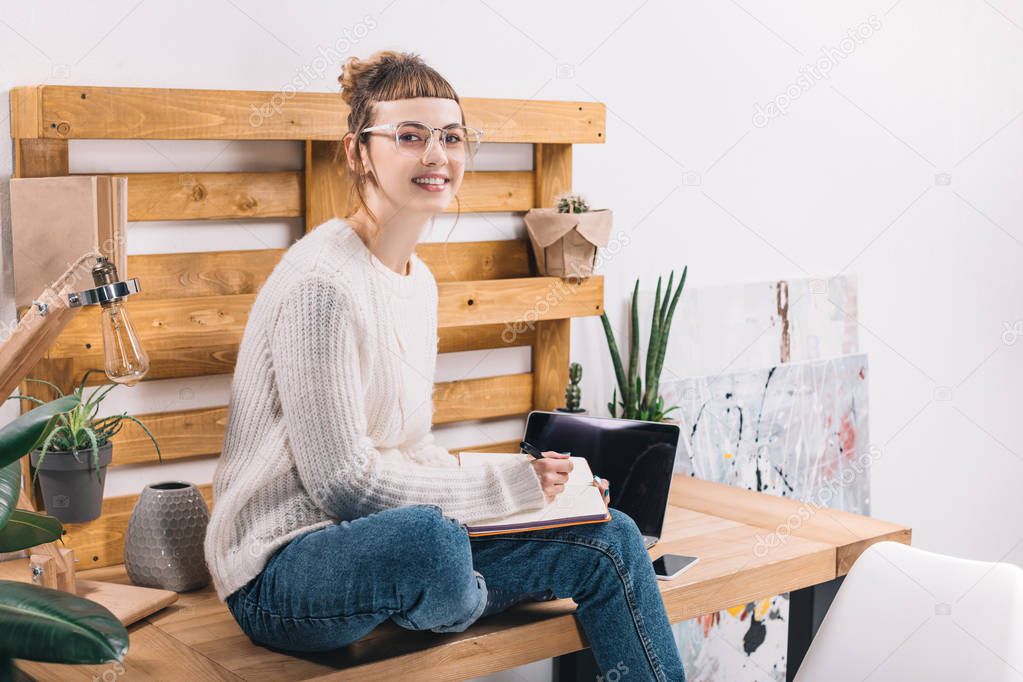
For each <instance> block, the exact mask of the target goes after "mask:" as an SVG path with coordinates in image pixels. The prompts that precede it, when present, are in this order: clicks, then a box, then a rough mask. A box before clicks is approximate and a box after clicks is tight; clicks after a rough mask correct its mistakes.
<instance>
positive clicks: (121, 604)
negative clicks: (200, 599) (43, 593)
mask: <svg viewBox="0 0 1023 682" xmlns="http://www.w3.org/2000/svg"><path fill="white" fill-rule="evenodd" d="M122 572H123V567H122ZM80 576H81V574H79V578H78V581H77V589H78V592H77V594H78V596H79V597H84V598H85V599H89V600H91V601H94V602H96V603H97V604H101V605H102V606H105V607H106V608H107V609H109V610H110V612H111V613H112V614H114V616H116V617H117V619H118V620H119V621H121V622H122V623H123V624H124V625H126V626H127V625H131V624H132V623H135V622H137V621H139V620H142V619H143V618H145V617H146V616H148V615H151V614H153V613H156V612H157V611H159V610H160V609H162V608H164V607H166V606H168V605H170V604H173V603H174V602H175V601H177V599H178V594H177V592H172V591H171V590H159V589H154V588H151V587H139V586H138V585H132V584H131V583H130V582H128V581H127V580H125V581H124V582H106V581H101V580H83V579H82V578H81V577H80ZM125 577H127V576H125ZM0 580H16V581H18V582H25V583H30V582H32V574H31V572H30V569H29V567H28V559H12V560H11V561H4V562H0Z"/></svg>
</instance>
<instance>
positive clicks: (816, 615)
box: [785, 575, 845, 682]
mask: <svg viewBox="0 0 1023 682" xmlns="http://www.w3.org/2000/svg"><path fill="white" fill-rule="evenodd" d="M843 580H845V576H844V575H840V576H838V577H837V578H835V579H834V580H829V581H828V582H826V583H821V584H819V585H812V586H810V587H804V588H803V589H801V590H793V591H792V592H789V645H788V656H787V659H786V660H787V661H788V665H787V666H786V670H785V680H786V682H792V680H794V679H795V677H796V672H797V671H798V670H799V666H800V665H801V664H802V662H803V658H804V657H805V656H806V652H807V650H808V649H809V648H810V642H812V641H813V638H814V635H816V634H817V629H818V628H820V626H821V622H822V621H823V620H824V615H825V614H826V613H827V612H828V608H829V607H830V606H831V602H832V601H834V599H835V595H836V594H837V593H838V588H839V587H841V586H842V581H843Z"/></svg>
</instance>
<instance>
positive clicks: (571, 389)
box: [565, 362, 583, 412]
mask: <svg viewBox="0 0 1023 682" xmlns="http://www.w3.org/2000/svg"><path fill="white" fill-rule="evenodd" d="M582 378H583V366H582V365H580V364H579V363H578V362H573V363H572V364H570V365H569V366H568V386H566V387H565V407H566V410H565V411H566V412H582V410H581V409H580V408H579V402H580V400H581V398H582V389H580V388H579V381H580V380H581V379H582Z"/></svg>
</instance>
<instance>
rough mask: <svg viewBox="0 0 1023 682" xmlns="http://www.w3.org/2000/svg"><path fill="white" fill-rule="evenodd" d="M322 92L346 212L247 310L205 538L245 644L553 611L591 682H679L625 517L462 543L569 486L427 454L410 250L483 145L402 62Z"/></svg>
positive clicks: (428, 411) (549, 466) (385, 58)
mask: <svg viewBox="0 0 1023 682" xmlns="http://www.w3.org/2000/svg"><path fill="white" fill-rule="evenodd" d="M339 80H340V82H341V84H342V86H343V87H342V96H343V97H344V99H345V101H346V102H347V103H348V105H349V108H350V111H349V114H348V131H347V132H346V134H345V135H344V137H343V140H342V142H343V145H342V148H343V150H344V153H345V155H344V163H345V167H346V172H348V173H349V174H350V175H351V181H352V182H351V184H352V188H353V189H352V191H353V194H354V196H355V197H356V198H357V201H355V202H354V205H355V207H356V208H355V210H354V211H353V212H352V213H351V214H350V215H349V216H347V217H346V218H344V219H339V218H333V219H331V220H328V221H327V222H325V223H323V224H321V225H319V226H317V227H316V228H315V229H313V230H311V231H310V232H309V233H308V234H306V236H305V237H303V238H302V239H300V240H298V241H297V242H295V243H294V244H293V245H292V246H291V247H290V248H289V249H288V250H287V251H286V252H285V254H284V255H283V257H282V258H281V260H280V262H279V263H278V264H277V266H276V267H275V268H274V270H273V272H272V273H271V274H270V276H269V278H268V279H267V280H266V283H265V284H264V285H263V287H262V288H261V289H260V291H259V294H258V296H257V298H256V300H255V302H254V304H253V306H252V310H251V313H250V316H249V320H248V322H247V324H246V327H245V332H244V336H243V338H242V344H241V347H240V349H239V354H238V360H237V364H236V369H235V375H234V379H233V382H232V387H231V404H230V408H229V410H228V422H227V425H226V433H225V438H224V446H223V449H222V452H221V456H220V460H219V462H218V466H217V470H216V472H215V475H214V480H213V488H214V497H215V504H214V507H213V513H212V516H211V518H210V523H209V529H208V532H207V536H206V546H205V549H206V556H207V563H208V564H209V567H210V572H211V575H212V576H213V582H214V585H215V587H216V590H217V594H218V596H219V597H220V598H221V599H222V600H224V601H226V603H227V605H228V607H229V609H230V610H231V613H232V615H233V616H234V618H235V619H236V620H237V621H238V623H239V625H240V626H241V627H242V629H243V630H244V631H245V632H246V633H247V634H248V635H249V637H251V638H252V639H253V640H254V641H256V642H258V643H261V644H265V645H268V646H273V647H276V648H281V649H286V650H289V649H290V650H295V651H320V650H327V649H334V648H337V647H341V646H346V645H348V644H350V643H352V642H354V641H356V640H358V639H360V638H361V637H363V636H364V635H365V634H367V633H368V632H370V631H371V630H373V629H374V628H375V627H376V626H377V625H379V624H380V623H382V622H384V621H386V620H392V621H394V622H395V623H397V624H399V625H400V626H402V627H404V628H407V629H413V630H433V631H437V632H459V631H462V630H465V629H466V628H467V627H469V625H471V624H472V623H473V622H475V621H476V620H477V619H479V618H481V617H484V616H488V615H490V614H491V613H496V612H498V611H500V610H503V609H505V608H507V607H509V606H510V605H512V604H514V603H516V602H517V601H522V600H525V599H536V600H541V599H549V598H555V597H560V598H569V597H570V598H572V599H574V600H575V601H576V602H577V603H578V609H577V611H576V617H577V619H578V620H579V622H580V623H581V625H582V627H583V630H584V631H585V633H586V636H587V639H588V642H589V645H590V647H591V648H592V650H593V653H594V656H595V658H596V660H597V663H598V664H599V666H600V668H601V670H602V671H605V672H606V671H611V670H618V671H620V670H621V669H622V667H623V666H624V667H625V669H628V670H631V671H633V674H635V675H638V676H639V677H637V679H653V680H671V681H673V682H675V681H677V680H683V679H684V674H683V671H682V663H681V660H680V658H679V653H678V648H677V646H676V644H675V639H674V636H673V634H672V631H671V625H670V623H669V621H668V617H667V614H666V613H665V610H664V602H663V600H662V598H661V595H660V590H659V587H658V582H657V578H656V576H655V575H654V572H653V567H652V564H651V562H650V558H649V554H648V553H647V550H646V546H645V544H644V542H643V539H642V536H641V534H640V531H639V529H638V528H637V526H636V524H635V522H634V521H633V520H632V519H631V518H629V517H628V516H627V515H626V514H624V513H622V512H620V511H618V510H614V509H612V510H611V516H612V518H611V520H610V521H608V522H606V523H601V524H593V525H589V526H572V527H561V528H551V529H545V530H540V531H530V532H523V533H513V534H508V535H501V536H493V537H482V538H474V539H470V538H469V536H468V532H467V529H466V525H467V524H469V523H471V522H473V521H478V520H480V519H484V518H497V517H503V516H507V515H509V514H514V513H516V512H519V511H526V510H531V509H537V508H540V507H542V506H543V505H544V504H545V503H547V502H549V501H553V500H554V499H556V497H557V496H558V495H559V494H560V493H561V492H562V491H563V490H564V487H565V482H566V480H567V479H568V474H569V472H570V471H571V469H572V463H571V461H570V460H569V459H568V456H567V455H562V454H561V453H555V452H545V453H543V454H544V455H545V456H544V457H541V458H536V459H534V458H530V457H528V456H526V455H523V456H522V457H521V458H512V459H508V460H502V461H500V462H498V463H488V464H487V465H486V466H485V467H466V468H462V467H460V466H459V464H458V462H457V461H456V459H455V457H454V456H452V454H451V453H450V452H448V451H447V450H446V449H445V448H443V447H441V446H439V445H437V444H436V443H435V442H434V438H433V433H432V431H431V428H432V418H433V409H432V391H433V385H434V373H435V367H436V358H437V351H438V329H437V303H438V296H437V293H438V292H437V283H436V280H435V279H434V277H433V274H432V273H431V272H430V270H429V268H427V267H426V264H425V263H424V262H423V261H422V260H421V259H420V258H419V257H418V255H417V254H416V251H415V248H416V245H417V243H418V242H419V240H420V238H421V237H422V234H423V231H424V229H425V227H426V226H427V225H428V223H429V221H430V220H431V219H433V218H434V217H435V216H436V215H437V214H438V213H440V212H441V211H444V210H445V209H446V208H447V206H448V205H449V204H450V203H451V201H452V199H453V198H456V197H457V195H458V190H459V188H460V187H461V184H462V179H463V176H464V173H465V168H466V165H467V164H468V163H470V162H471V160H472V156H473V154H474V153H475V152H476V149H477V147H478V145H479V139H480V134H479V132H478V131H476V130H474V129H473V128H471V127H469V126H467V125H466V124H465V116H464V113H463V111H462V106H461V103H460V101H459V99H458V95H457V94H456V93H455V91H454V89H453V88H452V87H451V86H450V84H448V82H447V81H446V80H445V79H444V78H443V77H441V76H440V74H438V73H437V72H436V71H434V70H433V69H432V68H430V67H429V66H427V65H426V64H424V63H423V62H422V60H421V59H419V57H417V56H415V55H410V54H400V53H396V52H383V53H378V54H377V55H374V56H373V57H371V58H369V59H367V60H365V61H363V60H359V59H357V58H354V57H353V58H350V59H349V60H348V61H347V62H346V63H345V66H344V74H343V75H342V76H341V78H340V79H339ZM595 485H598V487H600V482H599V481H595Z"/></svg>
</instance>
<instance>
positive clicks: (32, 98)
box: [10, 85, 42, 177]
mask: <svg viewBox="0 0 1023 682" xmlns="http://www.w3.org/2000/svg"><path fill="white" fill-rule="evenodd" d="M41 87H42V86H40V85H26V86H23V87H20V88H11V91H10V93H11V95H10V97H11V109H10V111H11V137H13V138H14V139H31V138H36V137H39V136H40V135H42V124H41V123H40V121H41V116H42V111H41V110H40V107H41V106H42V100H41V98H40V94H39V89H40V88H41ZM15 177H27V176H23V175H18V174H17V173H15Z"/></svg>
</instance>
